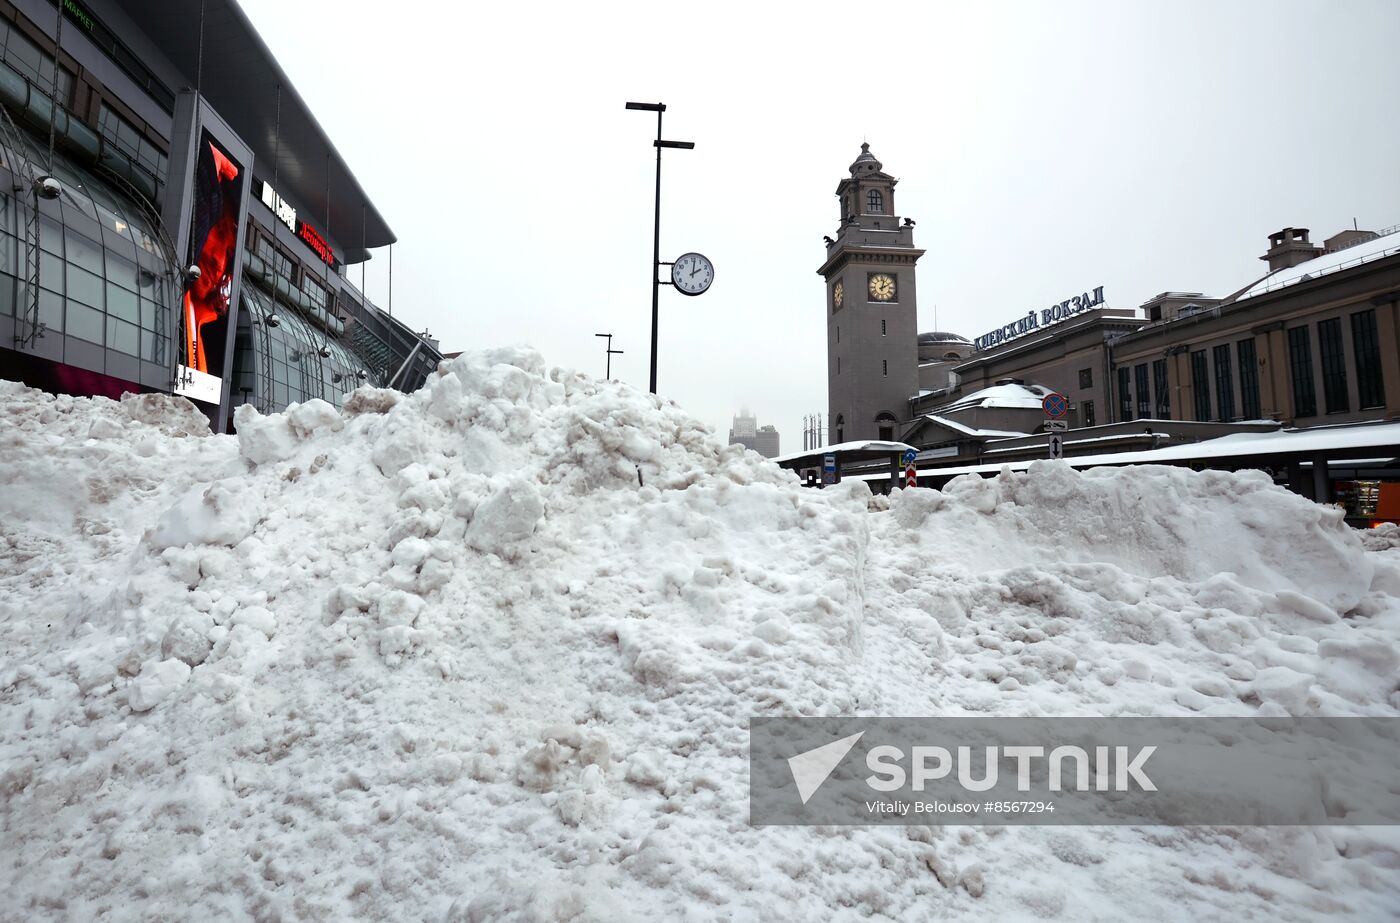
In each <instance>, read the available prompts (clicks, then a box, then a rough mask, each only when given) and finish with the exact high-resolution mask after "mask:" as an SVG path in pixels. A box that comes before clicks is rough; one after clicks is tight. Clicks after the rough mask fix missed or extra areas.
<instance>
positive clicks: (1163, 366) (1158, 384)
mask: <svg viewBox="0 0 1400 923" xmlns="http://www.w3.org/2000/svg"><path fill="white" fill-rule="evenodd" d="M1152 393H1153V394H1154V395H1156V397H1157V408H1156V410H1155V411H1154V412H1153V416H1155V417H1156V418H1157V419H1159V420H1170V419H1171V418H1172V405H1171V398H1170V395H1169V394H1168V393H1167V360H1165V359H1153V360H1152Z"/></svg>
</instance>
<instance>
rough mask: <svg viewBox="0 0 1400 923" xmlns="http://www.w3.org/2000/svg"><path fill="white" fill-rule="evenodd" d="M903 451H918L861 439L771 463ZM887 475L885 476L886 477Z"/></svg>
mask: <svg viewBox="0 0 1400 923" xmlns="http://www.w3.org/2000/svg"><path fill="white" fill-rule="evenodd" d="M905 450H912V451H916V452H917V451H918V450H917V449H915V448H914V447H913V446H912V445H906V444H905V443H903V442H885V441H882V440H880V439H863V440H859V441H856V442H838V443H836V444H835V445H824V446H818V447H817V448H815V449H808V450H807V451H805V452H793V453H791V454H788V455H779V456H778V457H777V458H775V459H773V461H775V462H777V463H778V464H780V465H781V464H783V463H785V462H793V461H799V460H801V459H805V458H810V459H813V460H814V461H820V460H821V457H822V456H823V455H851V454H855V453H862V454H866V455H898V454H903V453H904V451H905ZM888 476H889V475H886V477H888Z"/></svg>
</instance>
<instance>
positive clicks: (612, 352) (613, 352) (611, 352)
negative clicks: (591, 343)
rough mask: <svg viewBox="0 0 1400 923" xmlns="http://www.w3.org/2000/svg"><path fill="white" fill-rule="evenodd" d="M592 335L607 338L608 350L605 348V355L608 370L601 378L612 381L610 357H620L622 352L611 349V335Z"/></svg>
mask: <svg viewBox="0 0 1400 923" xmlns="http://www.w3.org/2000/svg"><path fill="white" fill-rule="evenodd" d="M593 335H594V336H595V337H607V338H608V348H607V354H608V370H607V372H606V373H605V374H604V376H603V377H604V378H605V379H606V380H608V381H612V357H613V356H620V355H622V353H623V351H622V350H620V349H613V348H612V337H613V335H612V334H611V333H595V334H593Z"/></svg>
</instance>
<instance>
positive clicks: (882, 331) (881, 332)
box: [880, 317, 885, 336]
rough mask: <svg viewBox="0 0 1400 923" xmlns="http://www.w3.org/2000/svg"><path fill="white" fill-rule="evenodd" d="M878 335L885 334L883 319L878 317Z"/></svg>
mask: <svg viewBox="0 0 1400 923" xmlns="http://www.w3.org/2000/svg"><path fill="white" fill-rule="evenodd" d="M880 336H885V319H884V318H883V317H882V318H880Z"/></svg>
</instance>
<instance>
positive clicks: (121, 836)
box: [0, 350, 1400, 920]
mask: <svg viewBox="0 0 1400 923" xmlns="http://www.w3.org/2000/svg"><path fill="white" fill-rule="evenodd" d="M237 425H238V431H239V435H238V437H237V438H231V437H224V436H211V435H209V434H208V432H207V430H206V429H204V428H203V427H202V426H201V425H200V419H199V417H198V414H197V413H196V412H195V411H194V410H193V408H192V407H190V406H189V405H188V404H187V403H185V402H183V401H180V400H178V399H171V398H163V397H159V396H150V395H147V396H144V397H141V398H134V397H127V398H125V399H124V400H123V401H121V402H120V403H118V402H112V401H107V400H102V399H95V400H90V401H89V400H75V399H70V398H62V397H60V398H54V397H51V396H47V395H43V394H40V393H38V392H34V391H30V390H28V389H24V388H22V387H19V386H16V385H9V384H5V385H3V386H0V513H3V524H2V525H0V530H3V531H0V538H2V539H3V544H2V545H0V548H3V549H4V551H3V557H2V558H0V637H2V638H3V644H4V650H5V658H4V660H3V662H0V798H3V799H4V804H5V810H4V814H3V833H4V839H3V846H0V893H4V894H5V895H6V896H5V898H4V899H3V902H0V918H3V919H16V920H19V919H26V920H28V919H46V918H47V919H89V918H98V917H104V916H105V917H106V918H111V919H144V918H148V917H168V918H190V919H194V918H201V919H203V918H221V919H222V918H229V919H287V920H291V919H298V920H301V919H308V920H316V919H323V920H342V919H433V920H488V919H532V920H568V919H594V920H624V919H637V920H644V919H658V918H667V919H669V918H693V919H709V918H731V917H739V918H745V919H758V918H794V917H803V916H806V917H810V916H814V915H815V916H820V917H830V916H838V917H839V916H847V917H853V918H854V917H870V916H876V917H879V916H885V917H889V918H910V917H913V918H941V917H952V918H956V917H962V916H971V915H974V914H979V915H985V916H987V917H988V918H997V919H1003V918H1005V919H1017V918H1032V917H1054V916H1057V915H1058V916H1062V917H1063V918H1065V919H1079V918H1109V917H1122V916H1147V915H1149V914H1151V915H1154V916H1157V917H1161V918H1164V919H1183V920H1185V919H1200V918H1210V917H1228V918H1244V917H1247V916H1250V915H1254V916H1257V917H1260V918H1269V919H1279V920H1288V919H1300V920H1301V919H1311V918H1315V917H1316V916H1317V915H1319V914H1322V913H1328V914H1333V915H1337V916H1340V917H1342V918H1354V919H1381V918H1384V916H1385V913H1386V912H1387V911H1386V908H1393V907H1395V906H1400V871H1397V869H1400V850H1397V843H1396V837H1394V836H1387V835H1386V832H1385V831H1377V830H1374V829H1360V828H1328V829H1319V830H1296V829H1291V828H1290V829H1286V830H1278V829H1261V830H1250V829H1225V828H1218V829H1217V828H1209V829H1202V828H1183V829H1175V830H1166V829H1162V828H1144V829H1135V828H1058V829H1054V828H991V827H986V828H982V827H962V828H959V827H932V826H924V827H909V828H880V829H876V828H870V829H866V828H841V829H830V828H818V829H797V828H792V829H789V828H758V829H755V828H751V827H750V826H749V825H748V823H747V813H748V804H747V762H746V747H747V734H746V723H747V720H748V718H749V717H751V716H756V715H785V714H800V715H844V714H890V715H894V714H960V713H979V714H1197V713H1199V714H1238V715H1247V714H1260V713H1262V714H1376V715H1390V714H1395V712H1396V710H1397V708H1398V707H1400V699H1397V694H1396V691H1395V686H1396V670H1397V664H1400V648H1397V645H1396V641H1395V639H1396V638H1397V636H1398V635H1397V628H1400V616H1397V608H1396V606H1397V600H1396V596H1397V595H1400V551H1398V550H1396V549H1395V548H1394V547H1393V546H1392V545H1390V544H1389V543H1386V542H1383V541H1382V542H1373V545H1374V548H1373V550H1368V549H1367V548H1365V547H1363V545H1362V543H1361V541H1360V540H1359V539H1358V538H1356V537H1355V536H1354V535H1352V534H1351V533H1350V532H1348V531H1347V530H1346V529H1345V527H1344V526H1343V525H1342V524H1341V522H1340V520H1339V518H1338V517H1337V516H1336V515H1335V514H1333V513H1330V512H1328V511H1326V510H1322V509H1321V508H1318V507H1315V506H1314V505H1312V504H1310V503H1308V502H1307V501H1304V500H1302V499H1300V498H1297V497H1294V496H1291V495H1289V494H1287V493H1285V492H1283V491H1280V490H1277V489H1275V488H1273V487H1272V486H1271V485H1269V484H1267V483H1266V482H1264V481H1262V480H1259V479H1256V478H1251V477H1248V476H1228V475H1219V474H1211V473H1204V474H1196V473H1192V472H1187V471H1181V470H1177V469H1131V470H1116V469H1115V470H1108V469H1105V470H1102V471H1096V472H1090V473H1088V474H1082V475H1081V474H1076V473H1074V472H1073V471H1071V470H1070V469H1068V468H1067V467H1065V466H1062V465H1052V464H1049V463H1046V464H1044V465H1036V466H1033V467H1032V469H1031V471H1029V472H1027V473H1026V474H1020V475H1017V474H1011V473H1009V472H1008V473H1004V474H1002V475H1001V476H999V477H998V478H994V479H990V480H985V481H982V480H976V479H962V480H960V481H957V482H954V484H952V485H950V486H949V488H948V490H946V491H945V492H943V493H938V492H934V491H925V490H915V491H907V492H902V493H900V494H898V495H896V497H895V498H894V499H893V502H892V503H891V504H890V508H889V510H888V511H887V512H880V511H873V509H872V507H874V506H875V505H874V504H871V503H870V502H869V496H868V493H867V491H866V489H865V488H864V486H863V485H859V484H853V485H848V486H842V487H839V488H837V489H831V490H826V491H810V490H806V489H803V488H801V487H799V486H798V484H797V482H796V480H795V479H794V478H793V477H792V476H790V475H789V474H787V473H785V472H783V471H781V470H779V469H777V468H776V467H774V466H772V465H771V464H770V463H768V462H767V461H765V460H763V459H761V458H759V457H758V456H757V455H755V454H752V453H749V452H746V451H744V450H743V449H741V448H738V447H729V446H723V445H720V444H719V443H718V441H717V440H716V439H715V438H714V435H713V434H712V433H711V432H710V431H709V430H708V429H707V428H705V427H704V426H703V425H701V424H699V423H698V422H696V421H694V420H693V419H691V418H690V417H688V416H687V415H686V414H684V413H683V412H682V411H681V410H679V409H678V408H676V407H675V406H674V405H672V404H669V403H667V402H664V401H658V400H657V399H655V398H654V397H652V396H650V395H647V394H644V393H640V392H638V391H635V390H633V389H631V388H628V387H626V386H623V385H617V384H612V383H604V382H596V381H594V380H591V379H589V378H586V377H583V376H580V375H577V374H574V373H572V372H568V371H563V370H558V369H554V370H551V369H548V368H546V366H545V365H544V363H543V361H542V360H541V359H540V357H539V356H538V355H537V354H535V353H533V352H530V351H528V350H495V351H487V352H482V353H475V354H470V355H466V356H463V357H461V358H459V359H456V360H453V361H451V362H448V363H444V365H443V368H442V369H441V370H440V372H439V373H438V374H437V375H436V376H435V377H434V378H433V380H432V381H431V382H430V383H429V385H428V387H426V388H425V389H423V390H422V391H420V392H417V393H415V394H412V395H402V394H398V393H397V392H391V391H381V390H373V389H362V390H360V391H358V392H356V393H355V394H353V395H352V396H351V397H350V399H349V400H348V401H347V403H346V405H345V406H344V407H343V408H341V409H340V410H337V409H336V408H333V407H331V406H330V405H328V404H325V403H323V402H319V401H313V402H310V403H308V404H304V405H300V406H295V407H293V408H290V409H289V410H288V411H287V412H286V413H284V414H278V415H273V416H267V417H264V416H260V415H258V414H257V413H256V412H253V411H252V410H251V408H244V409H242V410H240V411H239V414H238V417H237Z"/></svg>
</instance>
